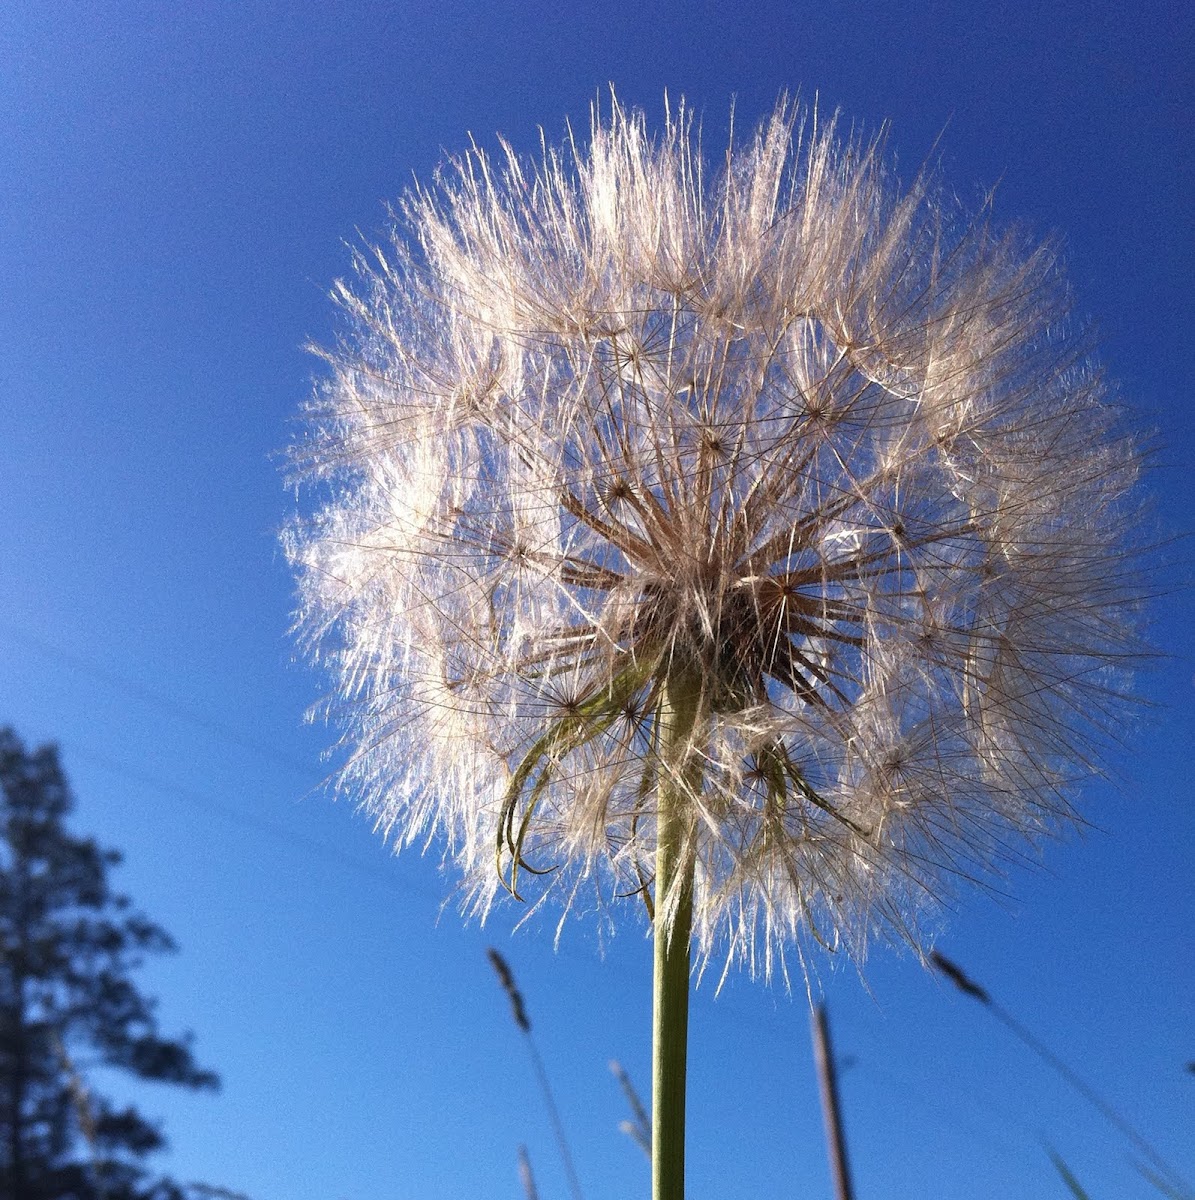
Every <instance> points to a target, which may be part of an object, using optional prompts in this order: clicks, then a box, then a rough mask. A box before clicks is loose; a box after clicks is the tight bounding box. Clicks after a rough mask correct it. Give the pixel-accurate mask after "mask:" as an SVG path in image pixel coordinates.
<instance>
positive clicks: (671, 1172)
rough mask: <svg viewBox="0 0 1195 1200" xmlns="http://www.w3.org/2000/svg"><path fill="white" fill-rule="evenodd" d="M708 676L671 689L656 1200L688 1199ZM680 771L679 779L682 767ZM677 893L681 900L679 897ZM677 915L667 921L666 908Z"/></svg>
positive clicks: (663, 738)
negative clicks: (693, 741) (697, 756)
mask: <svg viewBox="0 0 1195 1200" xmlns="http://www.w3.org/2000/svg"><path fill="white" fill-rule="evenodd" d="M700 695H701V686H700V681H699V680H696V679H694V678H693V677H692V676H690V675H687V674H680V673H678V675H677V676H675V677H673V678H670V679H669V680H668V681H667V682H666V684H665V687H664V697H663V704H662V706H661V711H660V741H659V751H660V756H661V758H662V760H663V763H662V769H661V771H660V776H659V778H660V785H659V790H658V798H657V804H658V815H657V818H656V888H655V892H656V895H655V921H656V929H655V981H654V982H655V988H654V993H653V1009H652V1089H651V1100H652V1105H651V1107H652V1124H651V1131H652V1132H651V1194H652V1200H684V1195H685V1060H686V1055H687V1051H688V1037H689V966H690V963H689V942H690V938H691V935H692V930H693V865H694V857H693V846H692V844H691V832H692V828H693V813H692V804H691V801H690V799H689V797H690V795H691V793H692V790H693V789H695V788H697V787H699V786H700V768H699V767H693V766H686V765H685V763H684V759H685V750H686V747H687V745H688V742H689V739H690V737H691V735H692V732H693V727H694V725H695V724H696V722H697V713H698V706H699V704H700ZM677 768H679V770H680V774H679V776H678V775H677V774H675V773H674V772H675V771H676V770H677ZM673 897H675V899H674V898H673ZM669 912H670V913H672V914H673V916H672V920H671V921H666V920H665V915H664V914H665V913H669Z"/></svg>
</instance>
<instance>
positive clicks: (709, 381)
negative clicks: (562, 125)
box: [287, 102, 1140, 973]
mask: <svg viewBox="0 0 1195 1200" xmlns="http://www.w3.org/2000/svg"><path fill="white" fill-rule="evenodd" d="M356 272H357V280H356V283H355V284H354V285H351V286H350V285H341V286H340V287H338V289H337V298H338V300H339V302H340V304H341V306H342V308H343V310H344V312H345V315H346V318H347V320H346V330H345V333H344V336H343V340H342V342H341V344H340V345H339V346H338V347H337V348H336V349H335V350H333V351H330V352H327V353H325V355H324V357H325V358H326V360H327V362H328V364H329V366H330V375H329V377H328V379H327V380H326V382H325V383H324V384H323V386H322V387H321V388H320V389H319V391H318V393H317V395H316V398H315V400H314V402H313V404H312V405H311V424H310V436H309V438H308V440H307V441H306V443H305V444H304V445H303V446H301V447H299V450H298V454H299V457H300V458H301V459H302V460H303V463H304V467H305V470H306V471H307V473H308V474H309V475H310V476H312V477H314V478H315V479H318V480H319V481H321V491H320V507H319V509H318V511H317V512H316V513H315V515H314V516H310V517H307V518H303V519H301V520H299V521H297V522H296V523H295V524H294V526H293V527H292V529H291V530H290V531H289V533H288V537H287V546H288V551H289V554H290V556H291V559H292V561H293V562H294V564H295V566H296V568H297V571H298V576H299V585H300V595H301V606H300V614H299V618H300V625H301V628H302V629H303V630H304V632H305V635H306V638H307V640H308V643H309V645H310V646H311V647H312V648H313V649H314V650H316V651H317V652H322V654H323V655H324V656H325V657H326V658H327V659H328V660H329V661H330V663H331V665H332V668H333V670H334V672H335V674H336V676H337V679H338V688H339V694H340V696H341V698H342V699H343V701H344V704H343V713H344V717H345V720H346V725H347V729H346V735H345V736H346V739H347V741H348V743H349V745H350V746H351V747H352V754H351V756H350V758H349V760H348V765H347V766H346V767H345V769H344V775H343V781H342V782H343V784H344V786H345V787H347V788H350V789H351V790H352V791H353V792H354V794H356V795H357V796H358V797H359V798H360V801H361V803H362V804H363V805H364V806H365V807H366V808H367V809H368V810H369V811H370V812H371V813H373V814H374V815H375V816H376V818H377V822H378V825H379V827H380V828H381V829H382V830H383V831H384V832H385V833H386V834H387V835H389V836H392V837H393V838H394V840H395V841H396V843H400V844H406V843H409V842H411V841H421V842H424V843H428V842H435V841H439V842H440V843H441V844H442V845H445V846H446V847H447V853H448V855H449V857H450V858H451V859H453V860H455V862H456V863H457V864H458V865H459V868H460V869H461V871H462V873H463V876H464V879H465V881H466V885H467V891H468V895H469V897H470V899H471V902H472V904H473V905H475V906H476V908H477V909H478V910H480V911H482V912H484V911H485V910H486V909H488V907H489V905H490V904H491V902H492V900H493V899H494V897H495V895H496V894H497V893H498V891H499V889H500V888H501V887H502V886H503V885H505V886H506V887H507V888H508V889H509V890H511V891H516V892H517V891H519V890H521V889H526V890H527V892H528V893H533V894H535V895H536V896H537V897H538V898H539V899H541V900H542V899H543V898H544V897H545V896H549V895H553V894H555V895H557V896H559V897H561V898H562V900H563V902H564V903H563V907H564V908H565V910H567V909H568V908H569V907H570V906H572V905H574V904H575V903H576V902H577V901H578V899H579V897H580V896H581V895H582V894H583V886H582V885H586V884H592V885H593V886H594V889H595V890H594V893H593V894H594V895H596V896H597V897H599V898H600V899H601V900H602V901H603V902H604V901H606V900H610V899H612V898H614V897H618V896H626V895H627V894H632V895H633V894H635V893H640V894H642V895H643V896H644V897H645V898H646V899H647V900H648V902H649V908H650V902H651V897H652V872H653V861H654V851H655V825H656V822H655V808H656V795H657V791H658V788H659V787H660V785H661V781H662V780H665V779H667V780H669V781H670V786H673V787H679V786H684V785H683V784H682V783H680V782H678V781H682V780H686V779H694V778H697V777H699V778H700V780H701V786H700V788H695V787H689V788H688V795H687V808H688V828H689V834H688V840H687V843H686V845H687V853H688V854H689V855H691V859H692V862H693V864H694V868H695V884H694V889H695V890H694V938H695V942H696V945H697V948H698V949H699V951H700V953H701V954H702V955H703V956H704V957H705V958H706V959H708V957H709V956H710V955H711V954H714V953H722V954H725V957H726V960H727V962H728V963H733V962H742V963H745V964H746V965H748V966H749V967H750V968H751V969H753V970H761V971H763V972H765V973H770V972H771V971H772V970H773V969H774V968H775V967H777V966H783V962H784V953H785V950H786V948H787V949H792V948H794V947H795V948H797V950H798V952H800V950H801V948H802V947H803V946H804V945H806V944H807V939H809V938H813V939H816V940H817V941H819V942H822V943H824V944H825V945H828V946H831V947H837V946H840V945H842V946H846V947H847V948H848V949H850V950H852V951H853V952H855V953H861V952H862V950H863V948H864V947H865V945H866V943H867V941H868V938H869V936H870V935H871V934H873V933H876V932H889V933H891V932H895V933H898V934H899V935H900V936H903V937H907V938H909V939H910V940H912V941H913V943H914V944H915V945H916V944H917V939H918V937H919V930H920V929H921V928H923V917H924V914H925V913H926V912H928V911H932V909H933V908H934V907H935V904H936V903H937V902H938V901H939V900H940V899H941V897H942V896H943V894H949V892H950V889H951V884H952V883H953V882H954V881H956V880H958V879H962V878H980V879H982V878H984V877H985V876H987V875H988V874H990V872H991V871H992V870H994V869H998V868H999V867H1000V865H1001V863H1002V861H1004V860H1005V858H1006V857H1007V856H1008V855H1009V853H1010V852H1015V850H1016V848H1017V847H1018V846H1019V847H1021V848H1024V847H1025V846H1026V845H1028V844H1029V843H1030V842H1031V841H1032V840H1033V839H1035V838H1037V837H1038V836H1039V835H1041V834H1043V833H1045V832H1048V831H1050V830H1052V829H1053V828H1055V827H1056V826H1057V825H1058V824H1059V823H1060V822H1062V821H1064V820H1065V819H1067V818H1069V817H1070V815H1071V811H1072V810H1071V803H1072V797H1073V793H1074V789H1075V786H1076V785H1077V784H1078V783H1079V782H1080V781H1081V780H1082V779H1083V778H1084V777H1085V776H1087V775H1089V774H1090V773H1091V772H1092V771H1094V770H1096V769H1098V765H1099V758H1100V751H1101V747H1102V745H1103V743H1104V741H1105V739H1106V737H1107V735H1108V734H1109V732H1110V731H1111V730H1112V729H1113V728H1114V726H1115V724H1116V723H1117V722H1119V721H1120V720H1121V719H1122V716H1123V710H1124V707H1125V702H1126V692H1125V688H1126V686H1127V678H1128V676H1127V671H1126V667H1127V666H1129V665H1130V664H1131V662H1132V659H1133V658H1134V656H1135V655H1137V654H1139V653H1140V642H1139V638H1138V620H1137V612H1138V603H1137V589H1136V587H1135V583H1134V576H1133V573H1132V572H1131V570H1130V566H1131V562H1132V556H1131V553H1130V549H1131V545H1130V543H1131V538H1132V535H1133V529H1134V524H1133V509H1132V505H1131V488H1132V485H1133V483H1134V480H1135V476H1136V469H1137V451H1136V448H1135V445H1134V443H1133V442H1132V441H1131V440H1130V439H1128V438H1126V437H1124V436H1122V435H1120V434H1118V433H1117V432H1116V429H1115V423H1114V421H1113V419H1112V413H1111V411H1110V409H1109V408H1108V407H1107V406H1106V405H1105V403H1104V395H1103V393H1104V385H1103V382H1102V380H1101V377H1100V375H1099V373H1098V372H1097V371H1096V370H1095V369H1094V368H1093V366H1092V365H1091V363H1090V361H1089V358H1088V353H1087V348H1086V345H1085V343H1084V341H1083V339H1082V337H1081V336H1080V335H1079V334H1077V333H1076V332H1075V331H1074V329H1073V326H1072V325H1071V323H1070V322H1069V320H1068V299H1067V294H1066V291H1065V287H1064V285H1063V283H1062V280H1061V278H1060V275H1059V273H1058V270H1057V267H1056V264H1055V261H1054V256H1053V254H1052V252H1051V251H1050V250H1049V249H1041V248H1038V249H1033V248H1027V247H1026V246H1025V245H1024V243H1023V241H1022V240H1021V239H1020V238H1018V237H1016V236H1013V235H1000V234H998V233H996V232H994V231H993V230H992V228H991V227H990V225H989V223H988V221H987V219H986V216H982V217H981V218H979V219H969V218H966V217H965V216H964V215H963V214H962V213H960V212H959V211H958V210H957V208H956V207H955V206H953V205H951V204H950V203H948V202H947V201H945V200H943V199H942V198H941V197H940V196H939V195H938V194H937V192H936V191H935V189H934V187H933V184H932V180H931V179H930V178H929V176H928V175H923V176H922V177H920V178H919V179H918V180H917V181H916V183H915V184H914V185H913V187H912V188H911V189H908V190H901V189H899V188H898V186H897V184H896V183H895V181H894V180H893V178H892V177H891V174H890V172H889V170H888V168H887V166H886V164H885V161H884V158H883V155H882V153H881V151H880V148H879V146H878V144H875V143H872V144H864V143H861V142H859V141H848V140H844V139H842V138H840V137H839V136H838V135H837V134H836V132H835V130H834V129H833V127H830V128H826V127H824V126H819V125H817V123H816V121H815V120H813V119H812V118H810V117H809V115H808V114H806V113H803V112H802V111H800V110H798V109H795V108H792V107H790V106H787V105H785V104H781V105H780V106H779V107H778V109H777V110H776V112H775V114H774V115H773V116H772V118H771V119H770V120H769V121H767V122H766V123H765V124H764V125H763V126H762V127H761V128H760V130H759V131H758V132H757V133H756V135H755V136H754V138H753V139H752V140H751V141H750V142H748V143H747V144H745V145H742V146H740V147H739V148H737V149H736V150H734V151H732V152H731V153H729V154H728V155H727V158H726V166H725V169H724V170H723V171H722V173H721V174H720V175H719V176H718V177H717V178H716V179H713V178H707V170H706V167H705V166H704V164H703V161H702V157H701V153H700V147H699V145H698V143H697V139H696V136H695V133H694V130H693V128H692V121H691V116H690V114H689V112H688V111H687V110H686V109H685V108H684V107H683V106H682V107H681V109H680V110H679V112H678V113H676V114H675V115H672V116H670V117H669V118H668V119H667V120H666V122H665V125H664V129H663V132H662V133H661V134H660V135H659V136H658V137H652V136H651V135H650V134H649V132H648V130H647V127H646V123H645V120H644V118H643V116H642V115H641V114H639V113H634V112H628V111H625V110H624V109H622V108H621V107H620V106H619V105H618V104H617V102H614V103H613V106H612V109H611V111H610V112H609V113H608V114H606V115H605V116H602V117H595V119H594V122H593V128H592V133H591V138H590V143H589V145H588V147H586V148H583V149H582V148H577V147H576V146H575V145H574V143H573V142H572V140H571V139H570V140H569V142H568V143H567V145H566V146H565V147H564V148H562V149H546V150H545V152H544V154H543V156H542V158H541V159H540V160H538V161H536V162H528V161H525V160H522V159H520V158H518V157H517V156H516V155H515V154H514V153H513V152H512V151H511V150H509V149H504V154H503V155H502V156H501V157H500V159H499V160H498V161H494V160H492V159H491V158H490V157H489V156H488V155H486V154H485V153H484V152H482V151H480V150H478V149H476V148H474V149H473V150H472V151H470V152H469V153H468V154H466V155H464V156H463V157H461V158H459V159H456V160H453V161H452V162H451V163H450V164H449V166H448V168H447V169H446V170H445V171H444V172H443V173H442V174H441V175H440V176H438V177H437V179H436V181H435V183H434V185H433V186H431V187H430V188H426V189H420V190H417V191H413V192H411V193H409V194H408V195H407V196H406V197H405V198H404V200H403V201H402V203H401V205H400V207H399V209H398V211H397V214H396V217H395V220H394V225H393V229H392V233H391V236H390V240H389V242H388V243H387V244H386V245H385V246H383V247H378V248H372V249H370V251H369V252H368V253H362V254H361V255H360V256H359V257H358V261H357V262H356ZM678 672H683V673H684V674H685V677H686V678H687V679H691V680H696V681H697V686H698V688H699V692H700V701H699V717H698V721H697V726H696V729H695V732H694V735H693V737H692V738H691V739H690V740H689V742H688V744H687V747H686V748H685V750H684V752H683V755H682V758H684V760H685V761H682V762H680V763H679V764H678V763H677V762H675V761H673V758H675V755H673V756H672V757H671V758H667V760H666V758H665V756H662V755H661V752H660V744H659V723H660V713H661V704H662V699H663V695H664V691H665V687H666V684H667V681H668V680H669V679H670V678H675V677H676V675H677V673H678ZM690 766H695V767H696V769H694V770H690V769H689V767H690ZM1026 839H1028V842H1027V840H1026ZM531 872H546V873H544V874H537V875H535V876H534V881H530V880H529V879H528V875H529V873H531ZM656 899H657V900H660V899H661V898H659V897H656ZM666 899H667V898H664V900H665V902H664V903H663V904H662V905H661V907H660V913H661V914H662V918H663V919H665V920H666V919H667V917H666V915H667V913H668V912H669V911H670V909H671V906H670V905H668V904H667V902H666ZM625 902H626V901H624V903H625Z"/></svg>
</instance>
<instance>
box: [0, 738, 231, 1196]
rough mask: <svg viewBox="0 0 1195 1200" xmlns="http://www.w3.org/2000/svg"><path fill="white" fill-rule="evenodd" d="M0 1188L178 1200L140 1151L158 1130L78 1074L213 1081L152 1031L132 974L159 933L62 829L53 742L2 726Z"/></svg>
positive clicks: (65, 797) (85, 846) (100, 859)
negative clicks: (28, 744)
mask: <svg viewBox="0 0 1195 1200" xmlns="http://www.w3.org/2000/svg"><path fill="white" fill-rule="evenodd" d="M0 786H2V792H3V795H2V799H0V1197H3V1198H4V1200H183V1198H184V1197H185V1196H186V1195H187V1190H186V1189H184V1188H182V1187H181V1186H179V1185H177V1184H175V1183H173V1182H172V1181H171V1180H169V1179H165V1178H159V1177H157V1176H155V1175H154V1174H153V1172H151V1171H150V1170H149V1168H147V1167H146V1165H145V1164H144V1161H143V1160H144V1158H145V1156H146V1155H148V1154H150V1153H151V1152H152V1151H154V1150H158V1149H161V1148H162V1147H163V1146H164V1145H165V1140H164V1138H163V1136H162V1133H161V1132H160V1130H159V1129H158V1128H157V1126H155V1125H154V1124H152V1123H151V1122H149V1121H148V1120H146V1119H145V1118H144V1117H143V1116H141V1114H140V1113H139V1112H137V1110H136V1109H134V1108H132V1107H119V1106H117V1105H115V1104H114V1103H113V1102H112V1101H110V1100H108V1099H107V1098H106V1097H104V1096H101V1095H98V1094H97V1093H96V1092H94V1091H93V1090H92V1089H91V1088H90V1086H89V1085H88V1084H87V1083H86V1081H85V1079H84V1077H83V1075H82V1074H81V1072H82V1071H83V1070H84V1069H85V1067H90V1066H101V1065H102V1066H108V1067H118V1068H121V1069H123V1070H126V1071H129V1072H131V1073H132V1074H134V1075H136V1076H138V1077H140V1078H142V1079H154V1080H159V1081H161V1082H164V1083H174V1084H180V1085H182V1086H184V1087H190V1088H216V1087H217V1086H218V1085H219V1080H218V1079H217V1077H216V1076H215V1075H214V1074H213V1073H212V1072H211V1071H205V1070H203V1069H202V1068H200V1067H199V1066H197V1065H196V1063H195V1060H194V1058H193V1057H192V1054H191V1049H190V1045H189V1039H188V1038H183V1039H181V1040H169V1039H166V1038H163V1037H161V1036H160V1035H159V1032H158V1026H157V1019H156V1017H155V1013H154V1002H153V1001H152V1000H149V999H147V998H146V997H145V996H143V995H142V994H141V993H140V992H139V991H138V990H137V988H136V986H135V985H134V984H133V982H132V980H131V979H130V977H129V976H130V973H131V972H132V971H133V970H134V969H135V968H136V967H137V966H138V965H139V963H140V962H141V960H142V958H143V957H144V956H145V955H147V954H159V953H164V952H167V951H170V950H173V949H174V943H173V942H172V941H171V939H170V937H169V935H168V934H167V933H166V932H165V931H164V930H163V929H161V928H159V927H158V926H157V925H155V924H154V923H153V922H152V921H150V920H148V919H147V918H146V917H144V916H142V915H141V914H140V913H137V912H135V911H134V910H132V909H131V907H130V904H129V900H128V899H127V898H126V897H124V896H121V895H117V894H115V893H114V892H112V891H111V890H110V889H109V885H108V869H109V868H110V867H112V866H115V865H116V864H117V863H118V862H119V861H120V855H119V854H118V853H117V852H116V851H113V850H104V849H101V848H100V847H99V846H97V845H96V843H95V841H93V840H92V839H91V838H79V837H75V836H73V835H72V834H71V833H70V832H68V831H67V829H66V827H65V825H64V821H65V818H66V817H67V815H68V814H69V812H70V810H71V807H72V799H71V794H70V789H69V787H68V785H67V781H66V778H65V776H64V775H63V773H62V768H61V766H60V765H59V762H58V751H57V749H56V748H55V747H54V746H43V747H42V748H41V749H39V750H36V751H33V752H27V751H26V750H25V748H24V746H23V745H22V744H21V742H20V740H19V739H18V738H17V737H16V736H15V735H14V734H13V732H12V731H11V730H9V729H4V730H0Z"/></svg>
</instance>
